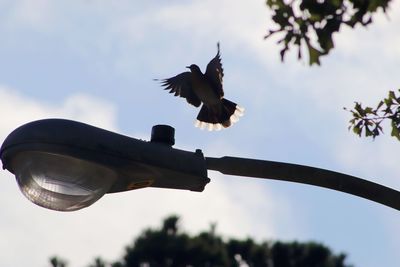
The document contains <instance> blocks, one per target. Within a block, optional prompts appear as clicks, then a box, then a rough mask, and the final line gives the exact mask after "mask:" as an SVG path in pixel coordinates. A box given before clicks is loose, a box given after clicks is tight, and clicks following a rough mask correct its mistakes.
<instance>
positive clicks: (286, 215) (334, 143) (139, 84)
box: [0, 0, 400, 267]
mask: <svg viewBox="0 0 400 267" xmlns="http://www.w3.org/2000/svg"><path fill="white" fill-rule="evenodd" d="M399 23H400V6H399V4H398V2H393V3H392V5H391V8H390V9H389V10H388V15H387V16H385V15H379V16H377V17H376V21H375V23H374V24H373V25H371V26H369V27H368V28H367V29H364V28H359V27H357V28H356V29H355V30H350V29H344V30H343V31H342V32H341V33H340V34H338V35H336V36H335V41H336V42H335V44H336V48H335V49H334V51H333V52H332V53H331V54H330V55H329V56H328V57H325V58H323V59H322V66H320V67H309V66H307V64H306V63H307V62H306V61H301V62H298V61H297V60H296V55H295V54H294V53H293V54H289V55H288V56H287V59H286V61H285V62H284V63H281V62H280V60H279V47H277V46H276V44H275V41H276V39H275V40H269V41H264V40H263V36H264V34H265V32H266V30H267V29H268V28H270V27H273V24H272V23H271V21H270V19H269V11H268V9H267V8H266V6H265V4H264V1H261V0H260V1H247V2H246V3H245V2H243V1H228V0H221V1H218V2H217V1H211V0H203V1H200V0H198V1H189V0H187V1H168V3H167V2H165V1H155V0H152V1H142V2H141V3H131V1H118V2H117V1H90V0H87V1H79V2H78V1H74V2H71V1H50V0H36V1H29V0H25V1H0V36H1V42H0V58H1V63H0V112H1V114H2V119H1V121H0V140H3V139H4V138H5V137H6V136H7V134H8V133H10V132H11V131H12V130H13V129H14V128H15V127H17V126H19V125H21V124H24V123H26V122H29V121H32V120H35V119H43V118H51V117H61V118H70V119H75V120H78V121H82V122H85V123H89V124H94V125H97V126H100V127H103V128H106V129H109V130H114V131H118V132H120V133H123V134H127V135H130V136H132V137H137V138H142V139H147V140H148V139H149V136H150V131H151V127H152V126H153V125H155V124H169V125H171V126H173V127H175V129H176V145H175V147H177V148H182V149H186V150H191V151H194V150H195V149H197V148H200V149H202V150H203V152H204V153H205V155H207V156H223V155H233V156H242V157H251V158H259V159H267V160H275V161H283V162H291V163H298V164H304V165H310V166H315V167H321V168H326V169H330V170H335V171H339V172H343V173H347V174H351V175H355V176H358V177H363V178H365V179H368V180H371V181H374V182H378V183H382V184H385V185H387V186H390V187H393V188H396V189H400V179H399V177H398V174H399V172H400V167H399V164H398V151H397V149H398V147H399V146H400V143H398V142H397V141H396V140H394V139H393V138H391V137H390V136H389V135H388V134H387V135H386V136H384V137H381V138H378V139H377V140H375V141H371V140H365V139H360V138H357V137H356V136H355V135H353V134H352V133H351V132H349V131H347V126H348V124H347V121H348V120H349V118H350V117H349V114H348V113H346V112H345V111H343V109H342V108H343V107H345V106H346V107H351V106H352V104H353V101H362V102H364V103H366V104H370V105H373V104H375V103H376V102H377V101H378V100H380V99H381V98H383V97H384V96H385V95H386V93H387V91H388V90H396V89H397V88H399V85H400V76H399V75H398V66H399V65H400V37H399V35H398V34H397V33H398V28H397V27H398V25H400V24H399ZM217 41H220V42H221V54H222V62H223V67H224V71H225V77H224V88H225V95H226V97H227V98H228V99H230V100H232V101H235V102H237V103H239V104H240V105H241V106H243V107H245V108H246V111H245V115H244V117H242V118H241V120H240V121H239V122H238V123H237V124H235V125H234V126H232V127H231V128H228V129H226V130H223V131H220V132H207V131H201V130H199V129H197V128H195V127H194V126H193V123H194V120H195V117H196V116H197V112H198V110H196V109H195V108H193V107H191V106H189V105H187V103H186V102H185V101H184V100H183V99H179V98H174V97H172V95H169V94H168V93H167V92H166V91H163V90H162V89H161V87H160V86H159V85H158V84H157V83H156V82H154V81H153V79H154V78H166V77H171V76H173V75H175V74H178V73H180V72H182V71H184V70H185V68H184V67H185V66H187V65H189V64H191V63H196V64H198V65H199V66H200V68H202V69H203V70H204V68H205V66H206V64H207V63H208V61H209V60H210V59H211V58H212V57H213V56H214V55H215V53H216V43H217ZM387 132H389V131H388V130H387ZM209 177H210V178H211V179H212V182H211V183H210V184H209V185H207V187H206V190H205V191H204V192H203V193H194V192H181V191H173V190H161V189H151V188H150V189H142V190H138V191H134V192H127V193H121V194H114V195H106V196H105V197H103V198H102V199H100V200H99V201H98V202H97V203H95V204H94V205H93V206H91V207H89V208H86V209H83V210H80V211H77V212H73V213H60V212H54V211H49V210H45V209H43V208H40V207H38V206H35V205H34V204H31V203H30V202H29V201H28V200H26V199H25V198H24V197H23V196H22V194H20V192H19V189H18V187H17V184H16V182H15V179H14V177H13V176H12V175H11V174H10V173H8V172H6V171H2V172H0V178H1V179H0V203H1V204H0V214H1V218H2V219H1V220H0V236H1V239H0V251H2V252H1V255H0V266H16V267H19V266H47V265H46V264H47V261H48V258H49V257H50V256H52V255H60V256H62V257H65V258H67V259H68V260H69V262H70V266H86V265H87V264H89V262H90V261H91V260H92V259H93V258H94V257H95V256H98V255H100V256H102V257H104V258H105V259H106V260H109V261H113V260H116V259H118V258H119V257H120V256H121V255H122V253H123V251H124V249H123V248H124V246H125V245H128V244H129V243H130V242H131V241H132V238H133V237H134V236H135V235H137V234H138V233H139V232H140V231H141V230H143V229H144V228H145V227H148V226H157V225H158V224H159V222H160V220H161V219H162V218H164V217H165V216H167V215H168V214H171V213H177V214H180V215H182V219H183V221H182V223H183V226H184V227H185V229H186V230H188V231H190V232H192V233H197V232H198V231H199V230H201V229H206V228H208V227H209V224H210V223H212V222H217V223H218V226H217V231H219V232H220V233H221V234H223V235H224V236H234V237H246V236H251V237H253V238H256V239H257V240H275V239H283V240H287V241H289V240H299V241H308V240H315V241H319V242H323V243H324V244H326V245H328V246H330V247H331V248H333V249H334V251H335V252H341V251H343V252H346V253H348V255H349V258H348V261H349V262H350V263H353V264H354V265H356V266H363V267H375V266H388V267H390V266H398V264H399V262H400V256H399V254H398V248H399V247H400V235H399V234H398V225H399V224H400V214H399V213H398V212H397V211H395V210H392V209H390V208H387V207H385V206H381V205H378V204H375V203H372V202H369V201H366V200H363V199H360V198H356V197H353V196H349V195H346V194H343V193H339V192H334V191H330V190H326V189H320V188H314V187H310V186H306V185H297V184H290V183H285V182H278V181H268V180H261V179H244V178H240V177H229V176H223V175H221V174H219V173H216V172H209ZM21 255H23V256H21Z"/></svg>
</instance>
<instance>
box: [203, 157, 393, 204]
mask: <svg viewBox="0 0 400 267" xmlns="http://www.w3.org/2000/svg"><path fill="white" fill-rule="evenodd" d="M206 165H207V169H209V170H216V171H219V172H221V173H224V174H229V175H238V176H247V177H256V178H265V179H273V180H282V181H288V182H295V183H302V184H309V185H315V186H320V187H325V188H329V189H333V190H337V191H341V192H345V193H348V194H352V195H355V196H358V197H362V198H365V199H369V200H371V201H374V202H377V203H380V204H383V205H385V206H388V207H391V208H393V209H396V210H400V192H399V191H396V190H394V189H392V188H389V187H386V186H383V185H380V184H377V183H373V182H370V181H367V180H364V179H361V178H357V177H354V176H350V175H347V174H343V173H339V172H334V171H329V170H324V169H320V168H314V167H308V166H303V165H297V164H290V163H282V162H274V161H267V160H255V159H246V158H237V157H222V158H212V157H206Z"/></svg>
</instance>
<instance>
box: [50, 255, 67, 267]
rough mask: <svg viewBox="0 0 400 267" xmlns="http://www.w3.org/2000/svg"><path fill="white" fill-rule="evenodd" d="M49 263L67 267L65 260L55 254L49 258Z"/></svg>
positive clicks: (53, 265) (57, 266) (56, 266)
mask: <svg viewBox="0 0 400 267" xmlns="http://www.w3.org/2000/svg"><path fill="white" fill-rule="evenodd" d="M50 264H51V267H67V262H66V261H65V260H63V259H61V258H59V257H56V256H53V257H51V258H50Z"/></svg>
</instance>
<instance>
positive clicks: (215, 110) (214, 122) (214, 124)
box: [195, 98, 244, 131]
mask: <svg viewBox="0 0 400 267" xmlns="http://www.w3.org/2000/svg"><path fill="white" fill-rule="evenodd" d="M243 112H244V108H242V107H239V106H238V105H237V104H236V103H233V102H232V101H229V100H228V99H225V98H223V99H222V100H221V103H220V104H219V105H216V106H213V107H209V106H206V105H204V104H203V106H202V107H201V109H200V112H199V115H197V120H196V123H195V126H196V127H199V128H200V129H208V130H209V131H213V130H217V131H219V130H221V129H222V128H227V127H229V126H231V125H232V124H234V123H235V122H237V121H238V120H239V117H240V116H243Z"/></svg>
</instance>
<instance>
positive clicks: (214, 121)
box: [156, 42, 244, 131]
mask: <svg viewBox="0 0 400 267" xmlns="http://www.w3.org/2000/svg"><path fill="white" fill-rule="evenodd" d="M186 68H188V69H189V70H190V71H186V72H183V73H180V74H178V75H176V76H174V77H171V78H167V79H161V80H158V79H156V80H157V81H161V86H162V87H164V90H169V93H172V94H174V96H179V97H183V98H186V101H187V102H188V103H189V104H191V105H193V106H195V107H200V106H201V108H200V111H199V114H198V115H197V119H196V121H195V126H196V127H199V128H200V129H208V130H209V131H213V130H217V131H218V130H221V129H223V128H227V127H229V126H231V125H232V124H234V123H235V122H237V121H238V120H239V117H241V116H243V113H244V108H242V107H240V106H239V105H237V104H236V103H234V102H232V101H230V100H228V99H226V98H224V90H223V86H222V79H223V77H224V70H223V68H222V63H221V55H220V45H219V42H218V43H217V54H216V55H215V57H214V58H213V59H211V61H210V62H209V63H208V64H207V67H206V71H205V73H204V74H203V73H202V72H201V70H200V68H199V66H197V65H196V64H191V65H189V66H187V67H186Z"/></svg>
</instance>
